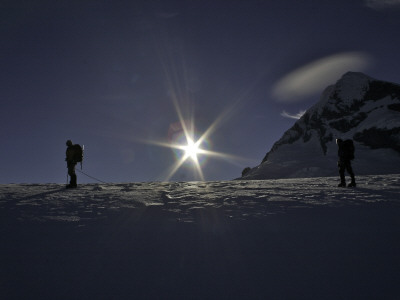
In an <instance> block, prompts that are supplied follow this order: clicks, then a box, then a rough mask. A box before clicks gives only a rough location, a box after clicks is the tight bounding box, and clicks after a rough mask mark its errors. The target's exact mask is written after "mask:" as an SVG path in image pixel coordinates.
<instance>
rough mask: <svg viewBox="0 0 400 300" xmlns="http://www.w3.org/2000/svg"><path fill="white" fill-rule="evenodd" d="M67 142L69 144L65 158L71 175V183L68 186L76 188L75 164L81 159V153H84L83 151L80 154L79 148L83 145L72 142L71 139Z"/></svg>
mask: <svg viewBox="0 0 400 300" xmlns="http://www.w3.org/2000/svg"><path fill="white" fill-rule="evenodd" d="M66 144H67V151H66V153H65V156H66V157H65V160H66V162H67V168H68V175H69V177H70V182H69V185H67V188H76V187H77V182H76V181H77V177H76V173H75V166H76V164H77V163H78V161H79V155H82V154H81V153H80V154H79V148H81V147H80V146H79V145H74V144H72V141H71V140H68V141H67V143H66ZM77 157H78V158H77Z"/></svg>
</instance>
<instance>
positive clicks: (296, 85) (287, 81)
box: [272, 52, 372, 102]
mask: <svg viewBox="0 0 400 300" xmlns="http://www.w3.org/2000/svg"><path fill="white" fill-rule="evenodd" d="M371 62H372V58H371V57H370V56H369V55H368V54H365V53H362V52H345V53H339V54H335V55H331V56H328V57H324V58H321V59H319V60H316V61H313V62H311V63H309V64H307V65H304V66H302V67H300V68H298V69H296V70H294V71H292V72H290V73H289V74H287V75H286V76H284V77H283V78H281V79H280V80H279V81H278V82H277V83H276V84H275V86H274V88H273V91H272V94H273V96H274V97H275V98H276V99H277V100H278V101H281V102H296V101H301V100H303V99H304V98H305V97H307V96H311V95H314V94H316V93H320V92H322V91H323V89H324V88H326V87H327V86H328V85H331V84H334V83H335V82H336V81H337V80H338V79H339V78H340V77H341V76H342V75H343V74H344V73H346V72H348V71H358V72H362V71H365V70H366V69H367V68H368V67H369V66H370V64H371Z"/></svg>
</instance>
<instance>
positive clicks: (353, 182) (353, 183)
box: [348, 180, 356, 187]
mask: <svg viewBox="0 0 400 300" xmlns="http://www.w3.org/2000/svg"><path fill="white" fill-rule="evenodd" d="M348 187H356V182H355V181H354V180H352V181H351V182H350V183H349V185H348Z"/></svg>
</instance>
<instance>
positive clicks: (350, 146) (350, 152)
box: [343, 140, 355, 160]
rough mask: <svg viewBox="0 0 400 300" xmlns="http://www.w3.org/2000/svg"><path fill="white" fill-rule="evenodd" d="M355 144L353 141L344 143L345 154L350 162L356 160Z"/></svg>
mask: <svg viewBox="0 0 400 300" xmlns="http://www.w3.org/2000/svg"><path fill="white" fill-rule="evenodd" d="M354 150H355V149H354V143H353V140H345V141H344V142H343V152H344V153H345V155H346V157H347V158H348V159H350V160H353V159H354Z"/></svg>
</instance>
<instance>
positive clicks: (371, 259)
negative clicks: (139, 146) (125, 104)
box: [0, 175, 400, 299]
mask: <svg viewBox="0 0 400 300" xmlns="http://www.w3.org/2000/svg"><path fill="white" fill-rule="evenodd" d="M337 183H338V177H320V178H303V179H299V178H296V179H279V180H264V181H262V180H260V181H257V180H252V181H223V182H185V183H184V182H175V183H171V182H168V183H156V182H154V183H124V184H122V183H121V184H87V185H80V186H79V187H78V188H77V189H65V187H64V186H63V185H59V184H10V185H0V212H1V218H0V225H1V226H0V266H1V267H0V298H1V299H395V298H396V297H397V295H398V286H399V282H400V256H399V253H400V241H399V230H400V227H399V225H400V219H399V218H398V216H399V213H400V206H399V204H400V202H399V201H400V200H399V199H400V175H377V176H360V177H357V183H358V186H357V188H338V187H337Z"/></svg>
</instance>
